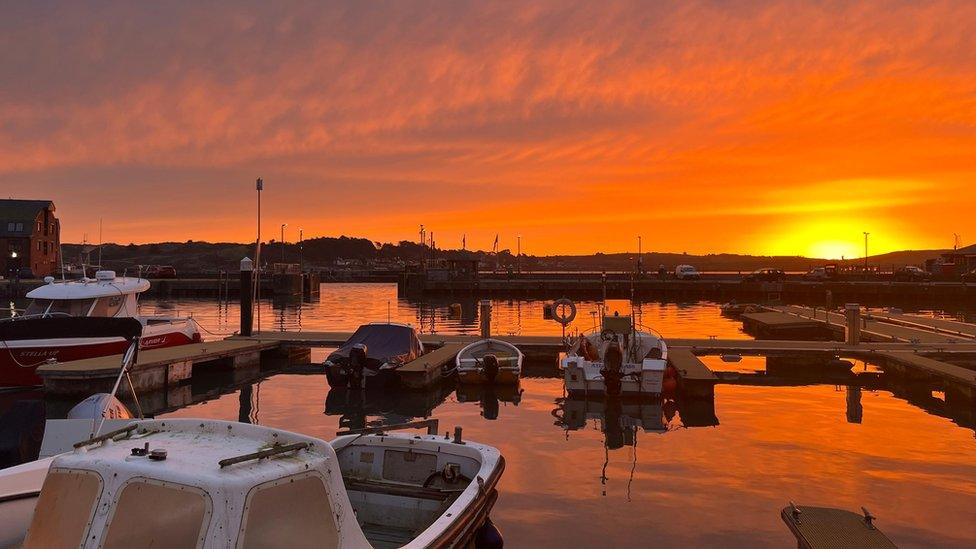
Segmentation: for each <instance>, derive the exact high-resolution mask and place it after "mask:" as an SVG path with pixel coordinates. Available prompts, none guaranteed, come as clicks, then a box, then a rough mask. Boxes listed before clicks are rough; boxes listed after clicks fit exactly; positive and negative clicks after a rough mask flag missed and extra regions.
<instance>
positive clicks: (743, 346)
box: [667, 339, 976, 356]
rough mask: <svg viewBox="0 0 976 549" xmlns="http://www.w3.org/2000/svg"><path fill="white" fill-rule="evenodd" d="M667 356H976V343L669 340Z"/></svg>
mask: <svg viewBox="0 0 976 549" xmlns="http://www.w3.org/2000/svg"><path fill="white" fill-rule="evenodd" d="M667 342H668V352H669V353H670V352H671V351H672V350H676V349H681V348H685V349H689V350H691V351H692V352H693V353H694V354H696V355H718V354H724V353H738V354H749V355H769V354H789V353H793V354H795V353H806V352H821V353H833V354H838V355H847V356H853V355H857V354H863V353H873V352H882V351H887V352H895V353H937V354H959V355H973V354H976V343H955V342H953V343H938V344H922V343H920V344H912V343H904V342H891V341H887V342H885V341H877V342H861V343H860V344H858V345H848V344H846V343H843V342H840V341H792V340H756V339H669V340H667Z"/></svg>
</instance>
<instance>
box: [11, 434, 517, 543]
mask: <svg viewBox="0 0 976 549" xmlns="http://www.w3.org/2000/svg"><path fill="white" fill-rule="evenodd" d="M503 469H504V459H503V458H502V456H501V455H500V454H499V453H498V450H496V449H495V448H492V447H489V446H484V445H481V444H477V443H473V442H470V441H461V440H460V439H459V435H457V434H456V437H455V438H454V439H451V438H449V437H443V436H438V435H432V434H428V435H420V436H408V435H402V434H401V435H397V434H389V433H386V434H381V435H346V436H341V437H339V438H337V439H335V440H333V441H332V442H331V443H329V442H326V441H323V440H319V439H316V438H312V437H308V436H303V435H300V434H296V433H290V432H287V431H282V430H278V429H271V428H267V427H261V426H257V425H249V424H243V423H234V422H227V421H213V420H200V419H177V420H147V421H138V422H135V423H132V424H131V425H129V426H127V427H125V428H123V429H120V430H116V431H113V432H110V433H106V434H104V435H102V436H100V437H95V438H92V439H89V440H87V441H84V442H81V443H79V444H78V445H77V448H76V449H75V450H74V451H72V452H68V453H65V454H61V455H59V456H56V457H54V458H53V459H52V460H51V461H50V467H49V469H47V470H46V471H44V472H43V479H42V481H43V486H41V485H40V484H38V483H37V480H38V474H37V472H36V471H35V474H34V476H33V481H34V482H33V483H31V482H29V481H26V479H25V477H23V476H22V477H21V478H20V480H21V481H23V482H22V484H23V485H24V486H21V488H25V487H28V488H29V487H31V486H30V485H33V490H34V492H33V493H34V498H35V499H36V501H35V510H34V511H33V514H32V517H31V519H30V523H29V527H27V525H26V524H25V525H24V526H25V529H26V533H25V539H24V545H23V546H24V547H25V548H35V547H67V546H76V547H86V548H96V547H119V546H123V545H124V546H129V547H202V548H218V547H220V548H224V547H289V548H293V547H336V548H344V547H355V548H360V547H465V546H467V545H468V544H472V543H474V542H475V539H476V538H483V539H487V540H489V541H490V540H492V539H496V538H498V536H497V530H494V527H493V526H492V524H491V522H490V520H489V518H488V513H489V512H490V510H491V508H492V506H493V505H494V501H495V499H496V498H497V492H496V490H495V487H496V485H497V483H498V480H499V478H500V477H501V474H502V471H503ZM2 480H5V478H4V477H0V481H2ZM0 486H2V484H0ZM29 494H30V492H26V493H25V494H22V496H28V495H29ZM28 499H29V498H28V497H20V498H17V499H13V500H8V501H7V502H4V504H3V507H0V509H2V510H3V511H4V516H5V517H7V516H8V514H7V509H6V506H7V505H6V504H7V503H9V502H12V501H19V502H20V503H21V505H22V506H24V505H25V502H26V501H27V500H28ZM22 515H23V513H21V516H22ZM5 520H6V518H5ZM8 536H9V534H8Z"/></svg>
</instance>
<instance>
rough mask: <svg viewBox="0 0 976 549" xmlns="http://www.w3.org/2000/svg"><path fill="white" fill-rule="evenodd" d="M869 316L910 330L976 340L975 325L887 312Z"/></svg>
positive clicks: (873, 313)
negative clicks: (916, 329)
mask: <svg viewBox="0 0 976 549" xmlns="http://www.w3.org/2000/svg"><path fill="white" fill-rule="evenodd" d="M870 315H871V317H872V318H876V319H879V320H882V321H884V322H890V323H893V324H901V325H904V326H908V327H911V328H920V329H923V330H932V331H935V332H941V333H945V334H950V335H957V336H960V337H966V338H976V324H969V323H966V322H960V321H958V320H952V319H947V318H933V317H928V316H920V315H908V314H903V313H888V312H882V313H876V312H871V313H870Z"/></svg>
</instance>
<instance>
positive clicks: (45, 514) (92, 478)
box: [24, 469, 102, 548]
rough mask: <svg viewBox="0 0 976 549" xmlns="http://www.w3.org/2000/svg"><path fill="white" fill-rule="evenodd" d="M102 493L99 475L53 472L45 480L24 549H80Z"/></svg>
mask: <svg viewBox="0 0 976 549" xmlns="http://www.w3.org/2000/svg"><path fill="white" fill-rule="evenodd" d="M101 493H102V478H101V477H100V476H99V475H98V473H95V472H92V471H80V470H72V469H51V470H50V472H48V474H47V477H45V479H44V486H43V487H42V488H41V495H40V497H39V498H38V500H37V506H36V507H35V511H34V519H33V520H32V521H31V525H30V529H29V530H28V532H27V538H26V539H25V540H24V547H25V548H32V547H44V548H48V547H73V548H76V547H78V546H80V545H81V544H82V543H83V542H84V540H85V536H86V535H87V531H88V525H89V523H90V522H91V520H92V516H94V514H95V504H96V502H97V501H98V497H99V495H100V494H101Z"/></svg>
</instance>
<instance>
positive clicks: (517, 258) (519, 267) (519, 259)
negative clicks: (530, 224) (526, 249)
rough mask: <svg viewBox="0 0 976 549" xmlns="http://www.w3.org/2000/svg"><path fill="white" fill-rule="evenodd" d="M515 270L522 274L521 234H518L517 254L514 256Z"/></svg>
mask: <svg viewBox="0 0 976 549" xmlns="http://www.w3.org/2000/svg"><path fill="white" fill-rule="evenodd" d="M515 270H516V271H517V272H518V274H522V235H518V254H517V255H516V256H515Z"/></svg>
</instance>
